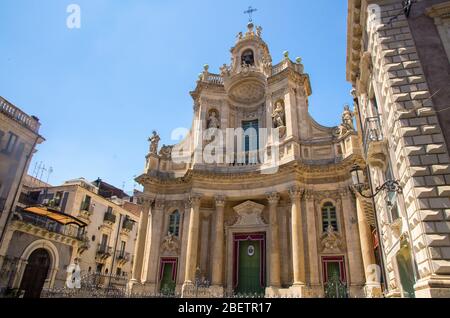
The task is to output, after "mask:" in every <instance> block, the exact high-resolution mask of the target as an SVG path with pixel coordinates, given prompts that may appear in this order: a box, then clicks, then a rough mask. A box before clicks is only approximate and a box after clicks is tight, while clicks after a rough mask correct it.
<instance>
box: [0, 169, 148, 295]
mask: <svg viewBox="0 0 450 318" xmlns="http://www.w3.org/2000/svg"><path fill="white" fill-rule="evenodd" d="M27 181H28V182H27V184H26V186H25V187H24V192H23V193H22V195H21V197H20V200H19V203H18V207H17V209H16V212H15V214H14V218H13V220H12V222H11V224H10V225H9V226H8V228H7V232H6V235H5V240H4V244H3V246H2V247H1V250H0V252H1V255H4V256H5V259H6V261H5V262H4V264H3V267H0V268H2V273H3V277H1V278H2V280H0V283H1V284H2V285H1V286H2V287H3V288H7V289H8V290H17V289H20V290H25V296H38V295H40V293H41V290H42V289H43V288H44V289H49V290H52V289H55V288H56V289H58V288H62V287H64V286H65V282H66V279H67V268H68V266H69V265H71V264H73V263H74V261H75V259H77V260H78V264H79V265H80V269H81V277H82V283H83V284H86V283H87V282H89V283H92V284H95V286H97V287H99V288H106V287H108V288H121V289H122V290H125V288H126V284H127V282H128V280H129V278H130V277H131V269H132V263H133V255H134V245H135V240H136V235H137V234H136V233H137V228H138V222H139V217H140V207H139V206H138V205H136V204H134V203H132V202H128V201H127V200H130V198H129V197H127V196H125V195H123V197H122V198H121V199H120V198H118V197H116V196H109V197H104V196H102V195H100V194H99V193H101V189H103V188H108V189H113V188H114V187H112V186H111V185H108V184H107V183H104V182H101V184H100V186H98V183H97V184H95V182H94V183H91V182H88V181H86V180H85V179H83V178H80V179H75V180H70V181H67V182H65V183H64V184H63V185H60V186H46V185H43V184H39V183H38V182H36V180H33V179H32V178H27ZM98 181H99V180H97V182H98ZM36 185H38V186H36ZM114 189H116V188H114ZM116 190H118V189H116ZM118 191H120V190H118ZM121 193H122V194H123V192H121ZM64 222H65V223H64ZM64 224H65V225H64ZM36 250H37V251H38V252H36ZM35 253H38V254H39V255H37V256H36V257H37V258H39V259H40V263H41V264H44V265H45V266H41V265H39V264H34V263H33V262H32V260H30V258H31V257H32V256H33V255H34V254H35ZM29 273H34V276H33V278H32V279H30V276H29ZM47 273H48V274H47ZM27 293H28V295H27Z"/></svg>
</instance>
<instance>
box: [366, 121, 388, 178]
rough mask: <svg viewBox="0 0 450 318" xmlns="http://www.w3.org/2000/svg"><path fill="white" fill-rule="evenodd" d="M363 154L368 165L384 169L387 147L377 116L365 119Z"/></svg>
mask: <svg viewBox="0 0 450 318" xmlns="http://www.w3.org/2000/svg"><path fill="white" fill-rule="evenodd" d="M364 154H365V156H366V160H367V162H368V163H369V165H371V166H374V167H379V168H382V169H384V168H385V165H386V159H387V145H386V140H385V138H384V136H383V129H382V126H381V121H380V118H379V117H378V116H377V117H368V118H366V121H365V125H364Z"/></svg>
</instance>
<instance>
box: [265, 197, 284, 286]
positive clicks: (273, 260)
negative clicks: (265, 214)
mask: <svg viewBox="0 0 450 318" xmlns="http://www.w3.org/2000/svg"><path fill="white" fill-rule="evenodd" d="M267 200H268V201H269V219H270V266H269V269H270V275H269V278H270V287H271V288H279V287H280V286H281V279H280V243H279V234H278V220H277V212H278V211H277V205H278V201H279V200H280V195H279V194H278V193H276V192H274V193H269V194H268V195H267Z"/></svg>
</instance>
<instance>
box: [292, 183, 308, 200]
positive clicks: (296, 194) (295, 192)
mask: <svg viewBox="0 0 450 318" xmlns="http://www.w3.org/2000/svg"><path fill="white" fill-rule="evenodd" d="M304 192H305V190H304V189H302V188H300V187H298V186H293V187H291V188H290V189H289V196H290V197H291V200H296V199H301V198H302V196H303V193H304Z"/></svg>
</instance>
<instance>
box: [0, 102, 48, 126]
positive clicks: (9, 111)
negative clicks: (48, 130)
mask: <svg viewBox="0 0 450 318" xmlns="http://www.w3.org/2000/svg"><path fill="white" fill-rule="evenodd" d="M0 113H2V114H5V115H6V116H8V117H10V118H12V119H13V120H15V121H16V122H18V123H19V124H20V125H22V126H24V127H26V128H28V129H29V130H31V131H32V132H34V133H36V134H37V133H38V132H39V127H40V126H41V124H40V123H39V120H38V119H37V118H36V117H34V116H29V115H27V114H26V113H24V112H23V111H21V110H20V109H19V108H17V107H16V106H14V105H13V104H11V103H10V102H8V101H7V100H6V99H4V98H3V97H0Z"/></svg>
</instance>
